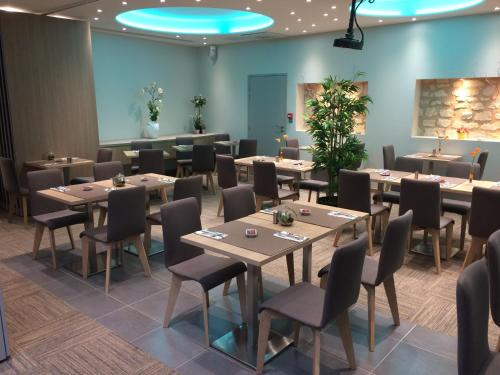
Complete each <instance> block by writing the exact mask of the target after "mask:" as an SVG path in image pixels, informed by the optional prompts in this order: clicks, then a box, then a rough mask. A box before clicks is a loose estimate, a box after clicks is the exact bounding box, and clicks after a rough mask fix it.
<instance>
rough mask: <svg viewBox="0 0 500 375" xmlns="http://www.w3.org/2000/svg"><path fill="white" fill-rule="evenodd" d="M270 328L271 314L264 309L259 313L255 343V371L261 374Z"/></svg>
mask: <svg viewBox="0 0 500 375" xmlns="http://www.w3.org/2000/svg"><path fill="white" fill-rule="evenodd" d="M270 330H271V315H270V313H269V311H267V310H264V311H262V313H261V314H260V323H259V340H258V345H257V368H256V373H257V374H262V371H263V370H264V360H265V356H266V349H267V341H268V340H269V331H270Z"/></svg>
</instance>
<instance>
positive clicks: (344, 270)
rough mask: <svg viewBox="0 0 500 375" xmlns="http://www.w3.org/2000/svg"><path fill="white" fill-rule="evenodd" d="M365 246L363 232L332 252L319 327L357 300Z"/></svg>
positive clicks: (366, 241)
mask: <svg viewBox="0 0 500 375" xmlns="http://www.w3.org/2000/svg"><path fill="white" fill-rule="evenodd" d="M367 246H368V236H367V235H366V233H363V234H362V235H361V236H359V238H358V239H357V240H355V241H352V242H349V243H348V244H346V245H343V246H340V247H339V248H338V249H337V250H336V251H335V253H334V254H333V256H332V261H331V263H330V270H329V272H328V280H327V282H326V291H325V303H324V305H323V315H322V317H321V327H324V326H325V325H327V324H328V323H329V322H330V321H331V320H332V319H335V318H336V317H337V316H338V315H339V314H340V313H341V312H343V311H345V310H347V308H349V306H352V305H354V304H355V303H356V301H357V300H358V297H359V288H360V286H361V274H362V272H363V263H364V261H365V253H366V248H367Z"/></svg>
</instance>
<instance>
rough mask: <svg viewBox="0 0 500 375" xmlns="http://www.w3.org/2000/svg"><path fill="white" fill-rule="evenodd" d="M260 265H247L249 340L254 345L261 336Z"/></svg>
mask: <svg viewBox="0 0 500 375" xmlns="http://www.w3.org/2000/svg"><path fill="white" fill-rule="evenodd" d="M259 273H260V267H257V266H254V265H251V264H248V265H247V309H248V317H247V318H248V322H247V326H248V342H249V343H250V345H252V346H256V345H257V339H258V336H259V316H258V304H259V303H258V291H259V283H258V276H259Z"/></svg>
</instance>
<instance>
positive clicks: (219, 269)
mask: <svg viewBox="0 0 500 375" xmlns="http://www.w3.org/2000/svg"><path fill="white" fill-rule="evenodd" d="M168 269H169V271H170V272H172V273H173V274H175V275H178V276H181V277H183V278H186V279H188V280H194V281H197V282H198V283H200V284H201V286H202V287H203V290H205V291H208V290H210V289H213V288H215V287H216V286H218V285H220V284H222V283H224V282H225V281H227V280H230V279H232V278H233V277H236V276H238V275H239V274H240V273H243V272H246V270H247V267H246V266H245V264H243V263H242V262H237V261H234V260H232V259H229V258H223V257H218V256H213V255H209V254H201V255H198V256H197V257H194V258H191V259H189V260H186V261H184V262H181V263H178V264H176V265H175V266H171V267H169V268H168Z"/></svg>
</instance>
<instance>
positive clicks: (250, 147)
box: [238, 139, 257, 158]
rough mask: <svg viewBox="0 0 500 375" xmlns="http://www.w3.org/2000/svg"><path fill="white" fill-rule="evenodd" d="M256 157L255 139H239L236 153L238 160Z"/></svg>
mask: <svg viewBox="0 0 500 375" xmlns="http://www.w3.org/2000/svg"><path fill="white" fill-rule="evenodd" d="M255 155H257V140H256V139H241V140H240V146H239V151H238V156H239V157H240V158H248V157H250V156H255Z"/></svg>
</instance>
